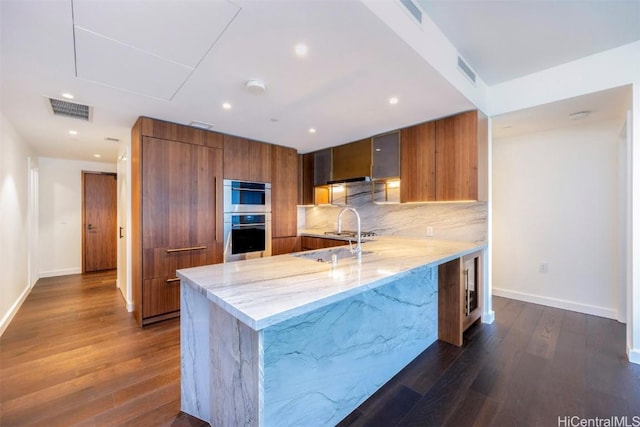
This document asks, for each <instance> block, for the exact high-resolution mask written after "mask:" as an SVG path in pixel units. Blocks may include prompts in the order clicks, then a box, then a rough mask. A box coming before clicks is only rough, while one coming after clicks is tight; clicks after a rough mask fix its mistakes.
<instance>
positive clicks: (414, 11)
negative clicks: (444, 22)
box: [400, 0, 422, 24]
mask: <svg viewBox="0 0 640 427" xmlns="http://www.w3.org/2000/svg"><path fill="white" fill-rule="evenodd" d="M400 3H402V5H403V6H404V7H405V9H407V10H408V11H409V13H410V14H411V15H412V16H413V17H414V18H416V20H417V21H418V22H419V23H421V24H422V11H421V10H420V8H418V6H416V5H415V3H413V2H412V1H411V0H400Z"/></svg>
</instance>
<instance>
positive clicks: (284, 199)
mask: <svg viewBox="0 0 640 427" xmlns="http://www.w3.org/2000/svg"><path fill="white" fill-rule="evenodd" d="M271 164H272V165H273V173H272V175H271V180H270V181H271V213H272V214H271V227H272V237H273V238H278V237H291V236H296V234H297V233H298V208H297V203H296V202H297V198H298V155H297V153H296V150H294V149H293V148H286V147H280V146H277V145H274V146H273V147H272V148H271Z"/></svg>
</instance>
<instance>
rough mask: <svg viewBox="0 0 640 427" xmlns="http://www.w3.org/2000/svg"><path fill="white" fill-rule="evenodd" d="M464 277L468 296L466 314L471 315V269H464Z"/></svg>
mask: <svg viewBox="0 0 640 427" xmlns="http://www.w3.org/2000/svg"><path fill="white" fill-rule="evenodd" d="M464 279H465V291H466V292H467V298H466V300H467V301H466V310H465V313H464V314H465V316H468V315H469V308H470V307H471V304H470V303H471V301H470V299H471V291H470V290H469V269H468V268H467V269H465V270H464Z"/></svg>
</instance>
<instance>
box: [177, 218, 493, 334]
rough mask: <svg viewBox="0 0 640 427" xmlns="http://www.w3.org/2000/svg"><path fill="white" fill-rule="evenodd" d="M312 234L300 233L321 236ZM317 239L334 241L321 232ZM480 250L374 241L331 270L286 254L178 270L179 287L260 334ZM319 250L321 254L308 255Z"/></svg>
mask: <svg viewBox="0 0 640 427" xmlns="http://www.w3.org/2000/svg"><path fill="white" fill-rule="evenodd" d="M314 231H316V230H313V231H311V230H303V231H301V233H300V234H301V235H312V236H320V234H318V233H317V232H316V233H314ZM322 237H330V238H334V237H333V236H324V232H322ZM364 241H365V240H363V242H364ZM485 247H486V245H485V244H478V243H467V242H454V241H443V240H433V239H424V238H420V239H418V238H409V237H404V238H403V237H392V236H376V237H375V238H373V239H372V240H371V241H368V242H367V243H363V251H366V252H371V253H368V254H366V255H363V256H362V260H361V261H358V260H356V259H355V258H349V259H341V260H339V261H338V265H337V266H335V267H333V266H332V265H331V263H320V262H316V261H313V260H309V259H304V258H298V257H295V256H293V255H291V254H287V255H278V256H272V257H267V258H258V259H252V260H246V261H236V262H230V263H226V264H215V265H207V266H203V267H195V268H189V269H183V270H178V277H180V279H182V285H183V286H191V287H192V288H193V289H195V290H196V291H197V292H199V293H201V294H202V295H204V296H206V298H207V299H209V300H210V301H212V302H213V303H215V304H217V305H218V306H220V307H222V308H223V309H224V310H225V311H227V312H228V313H229V314H231V315H232V316H234V317H236V318H237V319H239V320H240V321H242V322H243V323H245V324H246V325H247V326H249V327H250V328H252V329H254V330H261V329H264V328H267V327H269V326H272V325H275V324H277V323H280V322H282V321H284V320H287V319H290V318H293V317H295V316H298V315H301V314H304V313H307V312H310V311H312V310H314V309H316V308H319V307H323V306H325V305H328V304H332V303H334V302H337V301H340V300H342V299H344V298H347V297H349V296H351V295H355V294H358V293H361V292H364V291H366V290H368V289H373V288H376V287H378V286H381V285H384V284H386V283H389V282H392V281H394V280H396V279H398V278H399V277H401V276H402V275H404V274H408V272H409V271H411V270H412V269H415V268H418V267H422V266H426V265H434V266H435V265H439V264H442V263H445V262H448V261H450V260H452V259H455V258H458V257H461V256H463V255H466V254H468V253H471V252H475V251H477V250H481V249H484V248H485ZM323 251H326V249H319V250H317V251H313V252H323ZM310 252H312V251H310ZM310 252H305V254H306V253H310Z"/></svg>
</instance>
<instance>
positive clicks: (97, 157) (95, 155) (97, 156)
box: [93, 154, 102, 159]
mask: <svg viewBox="0 0 640 427" xmlns="http://www.w3.org/2000/svg"><path fill="white" fill-rule="evenodd" d="M93 157H95V158H96V159H99V158H100V157H102V156H101V155H100V154H94V155H93Z"/></svg>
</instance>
